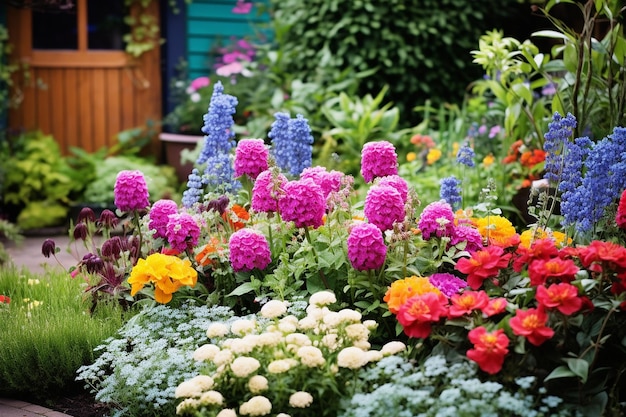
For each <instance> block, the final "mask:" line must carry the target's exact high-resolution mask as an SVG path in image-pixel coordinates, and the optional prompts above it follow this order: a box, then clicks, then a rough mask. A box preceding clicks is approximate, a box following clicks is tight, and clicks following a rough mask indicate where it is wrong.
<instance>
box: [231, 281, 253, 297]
mask: <svg viewBox="0 0 626 417" xmlns="http://www.w3.org/2000/svg"><path fill="white" fill-rule="evenodd" d="M255 289H256V288H255V286H254V285H252V283H251V282H244V283H243V284H241V285H240V286H238V287H237V288H235V289H234V290H232V291H231V292H230V294H228V295H227V297H231V296H240V295H244V294H247V293H249V292H252V291H254V290H255Z"/></svg>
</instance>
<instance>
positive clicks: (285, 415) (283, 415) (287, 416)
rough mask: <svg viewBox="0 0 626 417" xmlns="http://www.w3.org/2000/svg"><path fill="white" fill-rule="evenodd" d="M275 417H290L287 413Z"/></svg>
mask: <svg viewBox="0 0 626 417" xmlns="http://www.w3.org/2000/svg"><path fill="white" fill-rule="evenodd" d="M276 417H291V416H290V415H289V414H287V413H278V414H276Z"/></svg>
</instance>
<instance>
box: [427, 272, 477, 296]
mask: <svg viewBox="0 0 626 417" xmlns="http://www.w3.org/2000/svg"><path fill="white" fill-rule="evenodd" d="M428 281H430V283H431V284H433V285H434V286H435V287H437V289H439V291H441V292H442V293H443V295H445V296H446V297H448V298H450V297H452V296H453V295H454V294H456V293H458V292H459V290H461V289H463V288H465V287H467V282H465V281H464V280H462V279H461V278H459V277H457V276H454V275H452V274H449V273H438V274H432V275H431V276H430V277H428Z"/></svg>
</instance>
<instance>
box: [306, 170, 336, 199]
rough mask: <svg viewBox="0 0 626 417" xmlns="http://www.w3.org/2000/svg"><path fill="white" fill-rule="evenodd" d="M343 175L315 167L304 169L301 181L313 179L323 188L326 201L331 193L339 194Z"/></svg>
mask: <svg viewBox="0 0 626 417" xmlns="http://www.w3.org/2000/svg"><path fill="white" fill-rule="evenodd" d="M343 175H344V174H343V173H342V172H339V171H330V172H329V171H327V170H326V168H325V167H321V166H315V167H308V168H304V170H303V171H302V173H301V174H300V179H305V178H311V179H312V180H313V181H314V182H315V183H316V184H318V185H319V186H320V187H321V188H322V193H323V194H324V198H325V199H326V198H328V195H329V194H330V193H331V192H339V190H340V189H341V178H342V177H343Z"/></svg>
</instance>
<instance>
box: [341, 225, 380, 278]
mask: <svg viewBox="0 0 626 417" xmlns="http://www.w3.org/2000/svg"><path fill="white" fill-rule="evenodd" d="M386 256H387V246H385V240H384V238H383V233H382V232H381V231H380V229H379V228H378V227H377V226H375V225H373V224H371V223H364V222H362V223H359V224H357V225H356V226H354V227H353V228H352V230H351V231H350V235H349V236H348V259H350V263H351V264H352V266H353V267H354V269H356V270H359V271H367V270H369V269H378V268H380V267H382V266H383V265H384V264H385V257H386Z"/></svg>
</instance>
